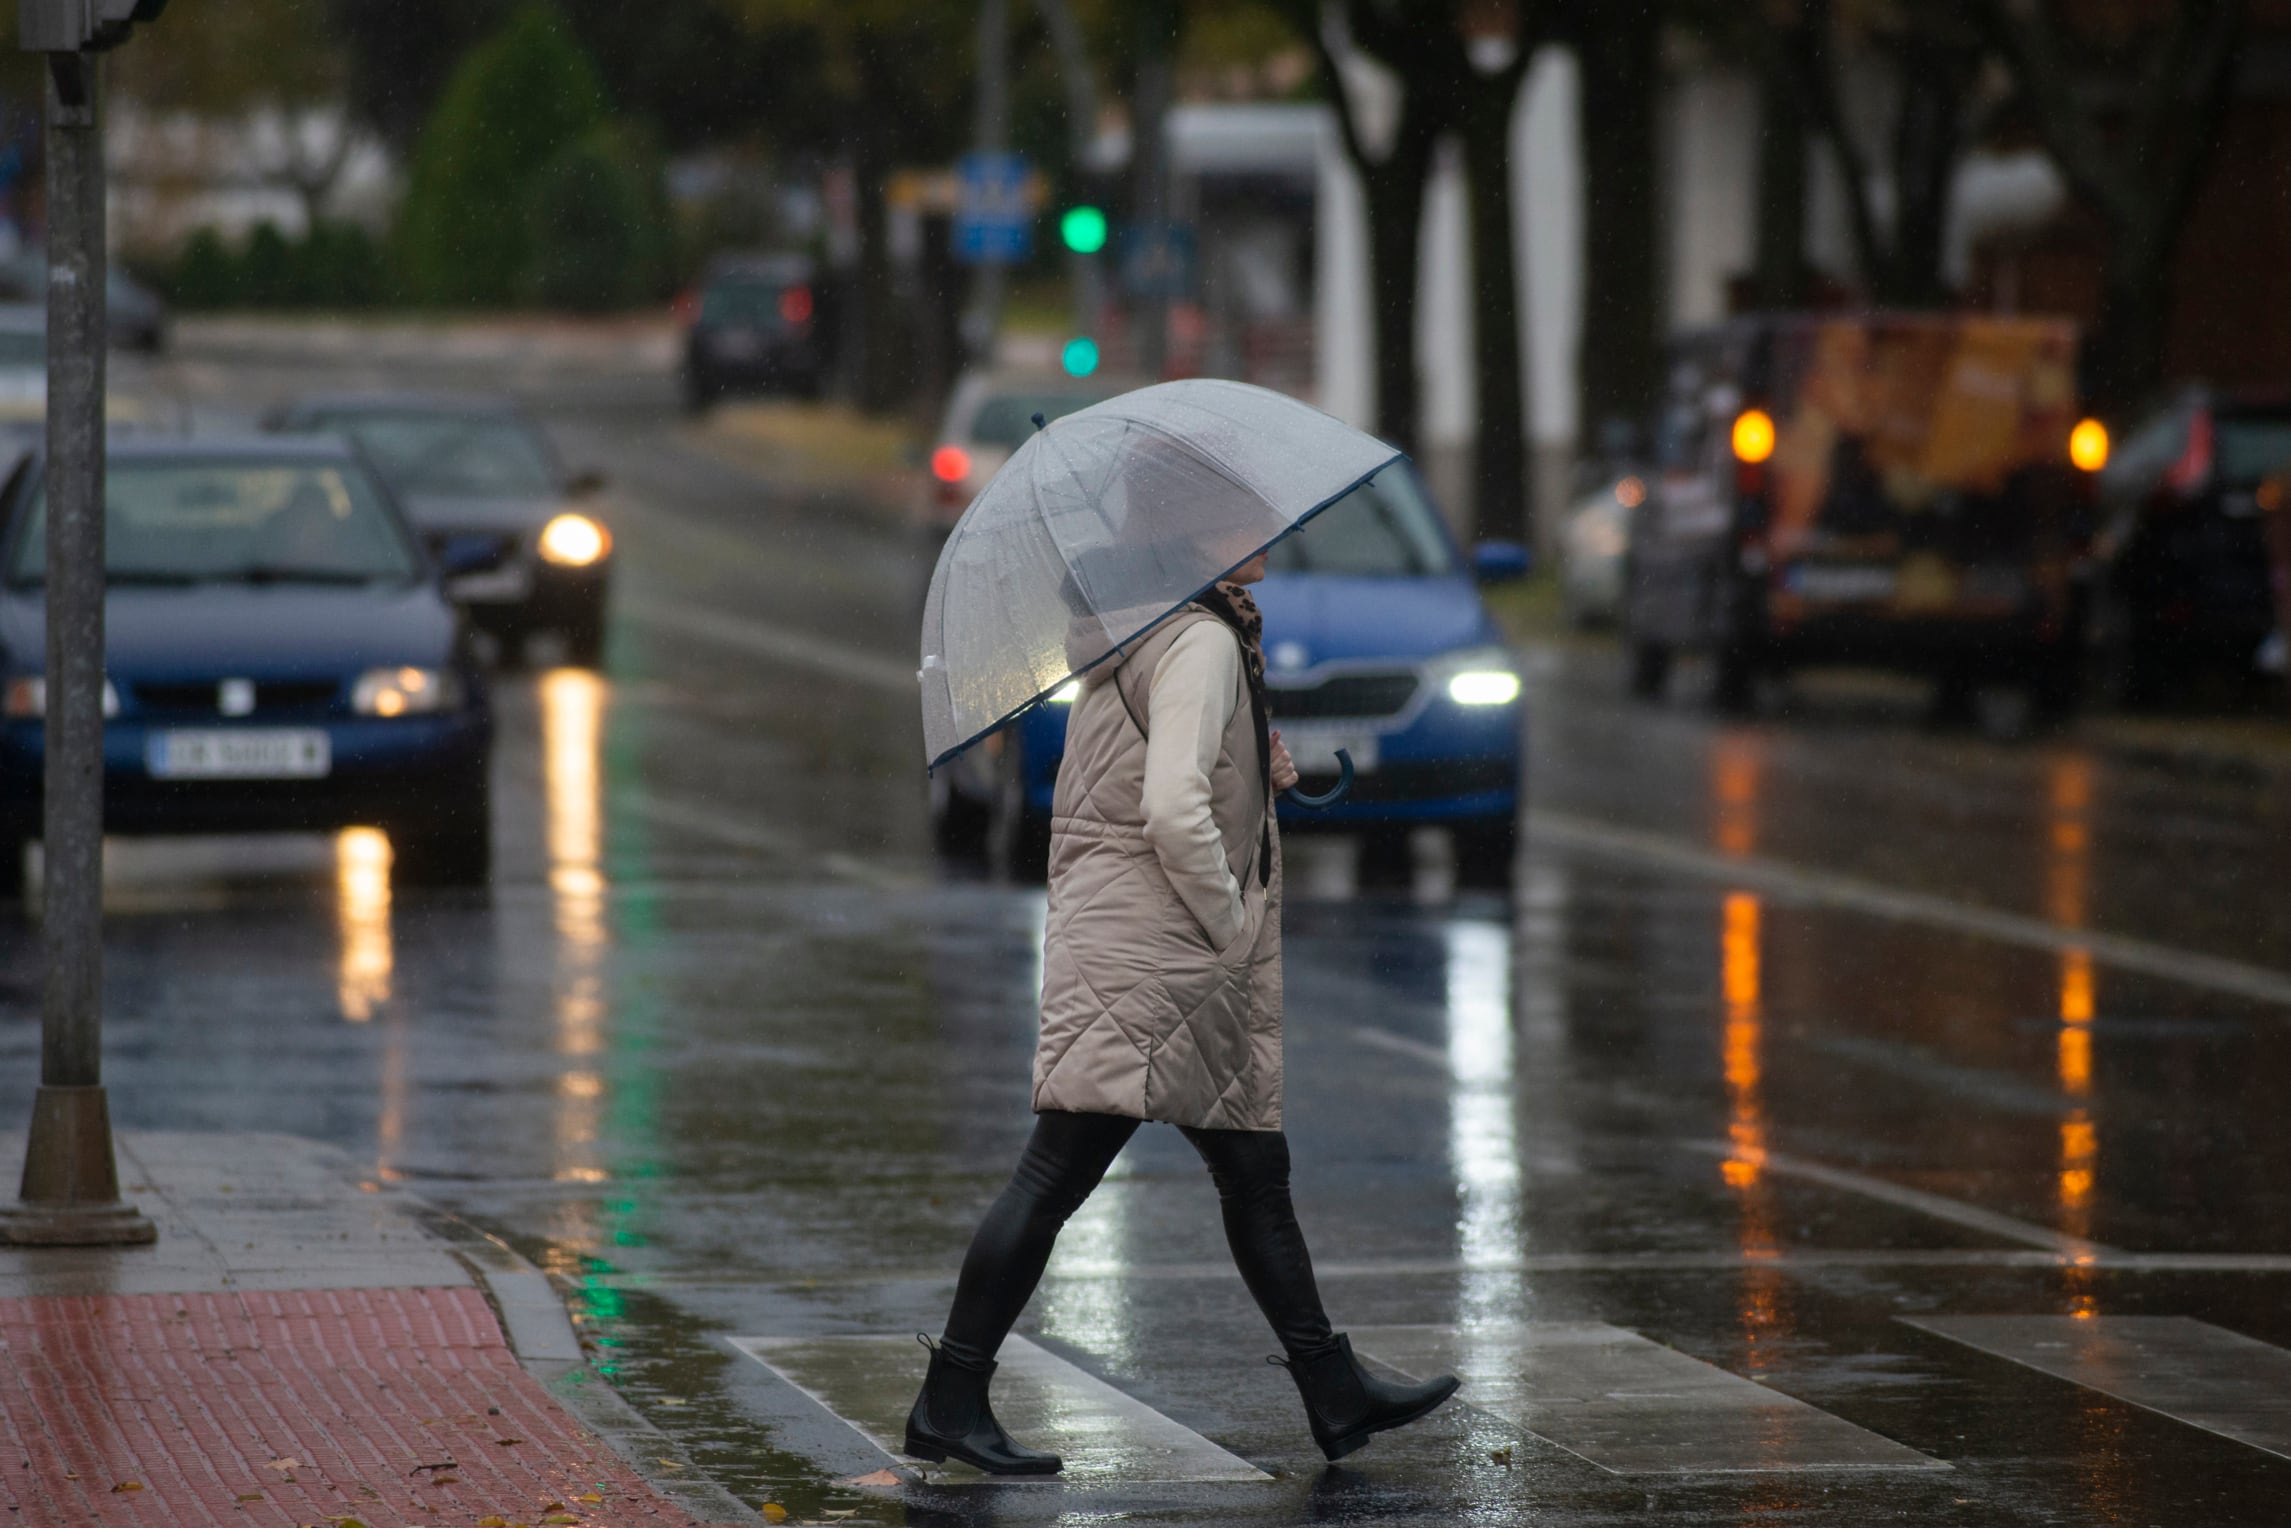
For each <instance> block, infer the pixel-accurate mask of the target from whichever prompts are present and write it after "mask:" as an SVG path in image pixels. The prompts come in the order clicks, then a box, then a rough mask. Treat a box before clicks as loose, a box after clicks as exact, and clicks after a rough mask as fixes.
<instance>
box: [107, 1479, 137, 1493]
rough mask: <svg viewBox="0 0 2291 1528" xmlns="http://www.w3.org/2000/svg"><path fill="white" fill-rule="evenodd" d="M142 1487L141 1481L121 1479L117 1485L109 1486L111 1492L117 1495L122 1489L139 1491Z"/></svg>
mask: <svg viewBox="0 0 2291 1528" xmlns="http://www.w3.org/2000/svg"><path fill="white" fill-rule="evenodd" d="M142 1489H143V1482H142V1481H140V1480H123V1481H121V1482H120V1483H119V1484H118V1485H116V1486H113V1487H112V1488H111V1490H112V1494H113V1495H114V1496H116V1495H118V1494H119V1493H120V1492H122V1491H140V1490H142Z"/></svg>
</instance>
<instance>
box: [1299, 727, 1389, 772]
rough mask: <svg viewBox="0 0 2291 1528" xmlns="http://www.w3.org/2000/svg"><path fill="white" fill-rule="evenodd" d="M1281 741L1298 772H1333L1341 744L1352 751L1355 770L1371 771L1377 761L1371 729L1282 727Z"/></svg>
mask: <svg viewBox="0 0 2291 1528" xmlns="http://www.w3.org/2000/svg"><path fill="white" fill-rule="evenodd" d="M1280 734H1281V742H1282V744H1283V745H1285V746H1286V747H1287V748H1288V750H1289V757H1290V758H1291V759H1293V760H1295V761H1296V765H1297V773H1298V774H1300V775H1333V774H1335V773H1336V772H1337V763H1336V751H1337V750H1338V749H1339V748H1342V749H1343V750H1344V751H1345V752H1347V753H1349V754H1351V755H1352V767H1353V770H1354V772H1355V773H1357V774H1363V775H1367V774H1374V773H1375V772H1376V763H1377V743H1378V741H1379V740H1378V738H1377V736H1376V734H1375V733H1373V732H1331V731H1328V730H1326V729H1323V728H1318V727H1283V728H1281V729H1280Z"/></svg>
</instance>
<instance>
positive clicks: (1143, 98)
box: [1130, 0, 1179, 381]
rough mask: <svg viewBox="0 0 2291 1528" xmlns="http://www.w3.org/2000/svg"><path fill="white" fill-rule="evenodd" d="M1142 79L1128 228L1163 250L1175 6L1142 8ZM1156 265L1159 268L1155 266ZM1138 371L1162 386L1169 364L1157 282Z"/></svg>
mask: <svg viewBox="0 0 2291 1528" xmlns="http://www.w3.org/2000/svg"><path fill="white" fill-rule="evenodd" d="M1138 10H1139V16H1138V46H1139V50H1140V51H1139V56H1138V73H1137V88H1136V91H1135V93H1134V100H1133V103H1132V104H1133V107H1134V109H1133V110H1132V112H1131V114H1130V175H1131V182H1130V227H1131V230H1132V232H1133V233H1134V234H1135V235H1136V236H1137V237H1140V238H1146V239H1152V240H1155V241H1157V243H1158V244H1161V245H1162V246H1164V252H1165V253H1167V250H1166V241H1167V240H1168V238H1169V234H1170V226H1169V145H1168V143H1167V141H1166V140H1165V138H1164V130H1165V127H1166V125H1167V122H1168V118H1169V107H1170V100H1171V97H1172V95H1173V94H1174V92H1175V88H1176V67H1177V65H1176V59H1175V58H1174V57H1173V55H1174V54H1175V52H1176V49H1177V29H1178V20H1179V18H1178V14H1177V7H1176V5H1175V3H1174V0H1147V3H1144V4H1141V5H1140V6H1139V7H1138ZM1156 263H1157V264H1158V263H1159V262H1156ZM1132 314H1133V317H1134V319H1135V321H1136V324H1137V335H1138V367H1139V369H1140V370H1141V371H1143V372H1144V373H1145V374H1146V376H1147V377H1149V378H1151V379H1153V380H1155V381H1159V380H1160V379H1161V376H1162V373H1163V371H1164V369H1165V368H1166V367H1167V365H1168V360H1169V293H1168V291H1167V289H1166V287H1165V286H1163V285H1161V284H1160V283H1159V282H1158V280H1157V283H1156V285H1155V288H1154V290H1152V291H1150V292H1148V293H1147V294H1145V295H1144V296H1143V297H1142V298H1140V299H1139V300H1138V301H1137V302H1136V303H1135V305H1134V307H1133V309H1132Z"/></svg>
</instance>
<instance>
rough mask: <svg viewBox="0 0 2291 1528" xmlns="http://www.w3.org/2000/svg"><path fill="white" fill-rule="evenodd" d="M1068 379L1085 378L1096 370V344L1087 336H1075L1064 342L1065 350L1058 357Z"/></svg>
mask: <svg viewBox="0 0 2291 1528" xmlns="http://www.w3.org/2000/svg"><path fill="white" fill-rule="evenodd" d="M1058 359H1059V361H1060V362H1061V363H1062V364H1063V365H1064V366H1065V368H1066V375H1067V376H1069V377H1086V376H1088V375H1089V374H1090V373H1091V372H1093V371H1096V370H1097V369H1098V342H1097V341H1096V340H1094V339H1092V338H1090V337H1089V336H1088V335H1087V334H1077V335H1076V336H1074V338H1072V339H1070V340H1068V341H1067V342H1066V349H1065V351H1064V353H1063V354H1061V355H1060V356H1059V357H1058Z"/></svg>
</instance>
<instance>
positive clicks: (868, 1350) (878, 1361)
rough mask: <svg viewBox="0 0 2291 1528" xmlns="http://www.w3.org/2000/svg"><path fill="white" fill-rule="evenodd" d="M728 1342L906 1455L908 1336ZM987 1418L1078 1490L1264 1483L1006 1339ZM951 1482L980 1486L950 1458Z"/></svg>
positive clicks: (1225, 1456)
mask: <svg viewBox="0 0 2291 1528" xmlns="http://www.w3.org/2000/svg"><path fill="white" fill-rule="evenodd" d="M731 1342H732V1346H733V1347H735V1348H737V1349H739V1350H740V1351H741V1352H743V1353H745V1354H747V1355H748V1356H749V1357H750V1358H753V1359H755V1360H756V1361H757V1362H758V1363H761V1364H763V1365H764V1366H765V1367H766V1368H768V1369H770V1370H771V1371H772V1372H773V1373H775V1374H777V1375H779V1377H780V1378H782V1379H784V1380H786V1381H787V1382H788V1383H789V1384H791V1385H793V1386H795V1388H796V1389H798V1390H800V1391H802V1392H803V1393H804V1394H805V1395H808V1396H810V1397H811V1398H812V1399H813V1400H815V1401H817V1402H818V1403H819V1404H820V1405H821V1406H823V1407H824V1408H826V1409H827V1410H828V1411H830V1412H832V1413H834V1414H835V1415H836V1416H837V1417H839V1418H841V1419H842V1420H843V1421H845V1422H847V1423H849V1424H850V1426H851V1427H852V1429H853V1430H854V1431H855V1432H857V1433H858V1434H859V1435H860V1436H861V1437H863V1438H865V1439H866V1440H867V1441H868V1442H870V1443H872V1444H874V1445H875V1446H876V1447H877V1448H880V1449H881V1450H883V1452H884V1453H886V1454H889V1455H890V1456H892V1457H893V1458H894V1459H904V1458H905V1455H904V1453H903V1448H904V1445H905V1440H906V1431H907V1408H908V1407H910V1406H912V1405H913V1404H914V1402H915V1391H916V1389H917V1388H918V1387H919V1386H920V1385H921V1384H922V1381H923V1369H924V1366H925V1364H926V1362H927V1360H926V1359H925V1358H924V1356H923V1350H922V1348H921V1347H920V1346H918V1345H917V1344H916V1342H915V1339H914V1338H913V1337H911V1336H908V1335H905V1334H903V1333H902V1334H900V1335H897V1336H877V1335H874V1334H869V1335H866V1336H856V1337H734V1338H733V1339H731ZM996 1358H997V1360H998V1362H999V1363H1000V1365H1001V1367H1000V1368H999V1369H997V1371H996V1372H995V1376H994V1414H995V1416H996V1417H997V1418H999V1419H1000V1420H1001V1422H1002V1425H1003V1426H1004V1427H1006V1428H1008V1429H1009V1430H1010V1435H1011V1436H1012V1437H1014V1438H1016V1439H1018V1440H1019V1441H1020V1442H1022V1443H1024V1444H1026V1445H1027V1446H1028V1447H1030V1448H1041V1449H1048V1450H1049V1451H1050V1452H1052V1453H1054V1454H1057V1455H1059V1456H1060V1457H1061V1458H1063V1459H1064V1460H1065V1461H1066V1468H1065V1470H1064V1472H1063V1473H1062V1474H1059V1475H1056V1476H1051V1477H1048V1478H1049V1479H1052V1480H1063V1481H1066V1482H1069V1483H1080V1484H1091V1485H1099V1484H1124V1483H1130V1484H1135V1483H1143V1482H1154V1481H1161V1482H1193V1481H1235V1480H1270V1479H1272V1477H1271V1476H1270V1475H1267V1474H1266V1473H1265V1472H1264V1471H1263V1470H1260V1469H1258V1468H1257V1467H1256V1466H1255V1465H1253V1464H1250V1463H1249V1462H1248V1461H1247V1460H1245V1459H1241V1458H1238V1457H1236V1456H1235V1455H1232V1454H1229V1453H1227V1452H1226V1451H1225V1450H1224V1449H1222V1448H1219V1447H1218V1446H1217V1445H1216V1444H1214V1443H1212V1442H1210V1441H1209V1440H1208V1439H1207V1438H1204V1437H1203V1436H1201V1434H1199V1433H1197V1432H1195V1431H1193V1430H1192V1429H1191V1428H1188V1427H1185V1426H1182V1425H1180V1424H1179V1423H1177V1422H1173V1421H1171V1420H1170V1419H1169V1418H1168V1417H1165V1416H1163V1415H1162V1414H1161V1413H1160V1412H1158V1411H1156V1410H1154V1409H1153V1408H1152V1407H1151V1406H1148V1405H1146V1404H1145V1402H1143V1401H1140V1400H1138V1399H1136V1398H1135V1397H1134V1396H1130V1395H1125V1394H1124V1393H1122V1392H1121V1391H1119V1390H1117V1389H1115V1388H1114V1387H1113V1386H1112V1385H1109V1384H1107V1383H1106V1382H1105V1381H1104V1380H1101V1379H1099V1378H1097V1377H1096V1376H1095V1375H1092V1374H1088V1373H1085V1372H1084V1371H1083V1370H1081V1369H1078V1368H1076V1367H1075V1366H1074V1365H1072V1364H1070V1363H1068V1362H1067V1361H1066V1360H1065V1359H1063V1358H1060V1357H1058V1356H1057V1355H1056V1354H1055V1353H1050V1352H1047V1351H1045V1350H1044V1349H1042V1348H1040V1347H1038V1346H1036V1345H1035V1344H1034V1343H1031V1342H1028V1341H1027V1340H1026V1339H1025V1338H1024V1337H1020V1336H1016V1335H1013V1336H1011V1337H1009V1338H1007V1339H1005V1340H1004V1342H1003V1345H1002V1351H1001V1352H1000V1353H999V1354H997V1355H996ZM930 1468H931V1471H932V1473H933V1475H934V1476H936V1475H937V1474H938V1472H939V1471H940V1470H942V1469H944V1470H945V1471H946V1475H947V1480H946V1483H947V1484H950V1485H962V1484H972V1483H976V1482H979V1481H983V1480H986V1479H989V1478H990V1477H988V1476H985V1475H982V1474H980V1473H979V1472H978V1471H976V1470H973V1469H970V1468H969V1467H967V1466H965V1465H958V1464H955V1463H953V1462H952V1461H949V1462H948V1463H947V1464H946V1465H943V1466H941V1465H933V1466H931V1467H930Z"/></svg>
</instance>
